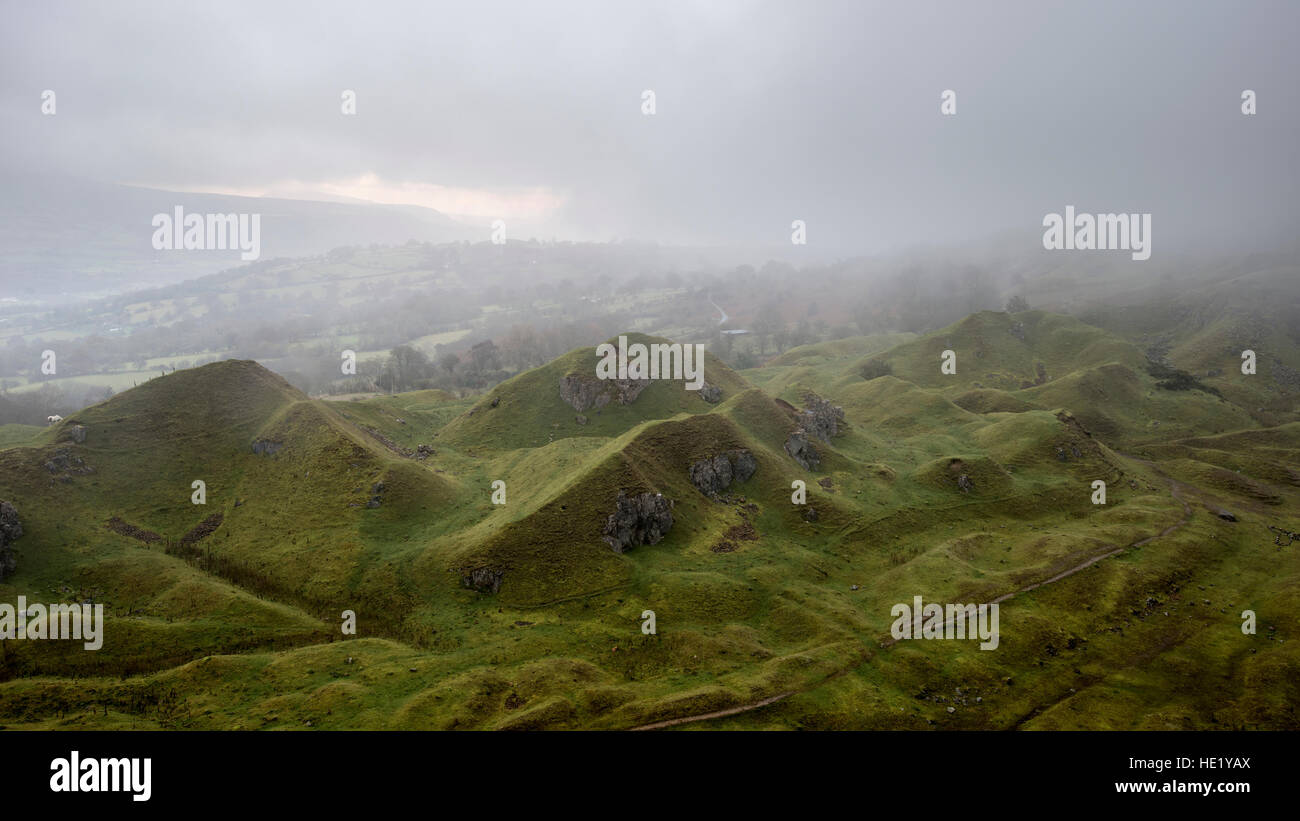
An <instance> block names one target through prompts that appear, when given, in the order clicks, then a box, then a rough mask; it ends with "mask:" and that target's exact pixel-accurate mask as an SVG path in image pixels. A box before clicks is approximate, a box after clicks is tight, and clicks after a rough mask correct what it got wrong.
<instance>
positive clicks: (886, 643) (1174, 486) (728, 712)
mask: <svg viewBox="0 0 1300 821" xmlns="http://www.w3.org/2000/svg"><path fill="white" fill-rule="evenodd" d="M709 301H710V302H712V300H709ZM718 310H722V309H721V308H719V309H718ZM1120 455H1121V456H1124V457H1125V458H1127V459H1131V460H1133V461H1134V462H1138V463H1139V464H1142V465H1144V466H1146V467H1147V468H1150V469H1151V470H1152V471H1153V472H1155V473H1156V474H1157V475H1159V476H1160V478H1162V479H1164V480H1165V481H1166V482H1168V483H1169V490H1170V493H1172V494H1173V497H1174V498H1175V499H1177V500H1178V501H1179V502H1181V503H1182V505H1183V516H1182V518H1181V519H1179V520H1178V521H1177V522H1175V523H1173V524H1172V525H1170V526H1168V527H1166V528H1165V529H1164V530H1162V531H1160V532H1159V533H1156V534H1154V535H1151V536H1147V537H1146V538H1143V539H1139V540H1137V541H1135V542H1133V543H1131V544H1129V545H1126V546H1123V547H1114V546H1112V549H1111V550H1108V551H1107V552H1105V553H1101V554H1098V555H1096V556H1093V557H1092V558H1090V559H1088V560H1087V561H1084V562H1082V563H1080V564H1077V565H1075V566H1074V567H1071V568H1070V569H1068V570H1064V571H1062V572H1060V573H1057V574H1056V575H1055V576H1052V577H1050V578H1047V579H1044V580H1042V581H1040V582H1034V583H1033V584H1031V585H1027V586H1025V587H1022V588H1020V589H1019V590H1014V591H1012V592H1010V593H1004V594H1003V595H1001V596H998V597H997V598H996V599H993V600H992V601H990V602H986V604H999V603H1001V602H1004V601H1006V600H1008V599H1011V598H1014V597H1016V596H1019V595H1021V594H1022V593H1028V592H1030V591H1031V590H1037V589H1038V588H1040V587H1045V586H1047V585H1049V584H1055V583H1056V582H1059V581H1062V580H1063V579H1068V578H1069V577H1071V576H1073V575H1074V574H1076V573H1078V572H1080V571H1082V570H1087V569H1088V568H1089V567H1092V566H1093V565H1094V564H1096V563H1097V562H1100V561H1101V560H1103V559H1109V558H1110V557H1111V556H1115V555H1118V554H1120V553H1123V552H1124V551H1126V550H1130V549H1132V548H1135V547H1142V546H1143V545H1146V544H1150V543H1151V542H1153V541H1155V540H1156V539H1163V538H1165V537H1166V536H1168V535H1169V534H1171V533H1174V532H1176V531H1178V530H1179V529H1181V528H1182V527H1184V526H1185V525H1186V524H1187V523H1188V522H1189V521H1191V518H1192V506H1191V504H1190V503H1189V502H1188V501H1187V499H1186V498H1185V497H1184V496H1183V494H1182V490H1183V489H1184V487H1185V485H1183V484H1182V483H1181V482H1179V481H1177V480H1175V479H1171V478H1170V477H1169V476H1167V475H1165V473H1164V471H1162V470H1160V468H1158V467H1156V465H1155V464H1154V463H1152V462H1150V461H1147V460H1146V459H1139V458H1138V457H1136V456H1130V455H1128V454H1126V453H1121V454H1120ZM944 625H945V626H946V625H947V621H945V622H944ZM898 641H899V640H898V639H895V638H894V637H893V636H889V637H888V638H886V639H883V640H882V641H881V642H880V646H881V648H883V649H887V648H889V647H892V646H894V644H896V643H897V642H898ZM871 655H872V654H871V653H870V651H868V652H867V653H866V654H865V655H863V656H862V657H861V658H859V659H857V660H855V661H854V662H853V663H852V664H850V665H848V666H846V667H844V668H842V669H840V670H838V671H836V672H834V673H831V674H830V675H829V676H827V677H826V678H824V679H822V680H821V681H818V682H815V683H813V684H809V685H808V686H806V687H802V688H800V689H798V690H788V691H786V692H784V693H780V694H778V695H775V696H769V697H767V698H765V699H761V700H759V701H755V702H752V703H750V704H742V705H740V706H737V707H729V708H727V709H725V710H714V711H712V712H708V713H700V714H698V715H693V716H682V717H681V718H672V719H667V720H665V721H656V722H654V723H652V724H643V725H641V726H640V727H633V728H632V730H633V731H639V730H659V729H663V728H665V727H674V726H676V725H678V724H689V723H691V722H695V721H708V720H709V719H713V718H723V717H725V716H732V715H736V714H737V713H745V712H749V711H750V710H757V709H759V708H761V707H766V706H768V705H769V704H775V703H776V702H778V701H781V700H782V699H784V698H788V697H789V696H792V695H795V694H797V693H803V692H807V691H809V690H813V689H815V688H817V687H821V686H824V685H825V684H826V683H828V682H830V681H832V680H834V679H836V678H839V677H840V676H842V675H844V674H845V673H848V672H849V671H851V670H855V669H857V668H858V667H859V666H861V665H862V664H863V663H865V662H866V661H867V660H868V659H869V658H870V657H871Z"/></svg>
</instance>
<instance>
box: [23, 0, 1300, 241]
mask: <svg viewBox="0 0 1300 821" xmlns="http://www.w3.org/2000/svg"><path fill="white" fill-rule="evenodd" d="M0 15H3V26H2V27H0V40H2V44H0V172H3V173H13V172H16V171H22V172H36V173H47V174H60V175H72V176H79V177H89V178H93V179H95V180H99V181H105V182H121V183H129V184H139V185H148V186H155V187H160V188H170V189H178V190H200V191H217V192H225V193H251V194H275V195H281V196H285V195H287V196H294V197H300V198H306V199H314V198H323V197H360V198H364V199H372V200H376V201H382V202H409V203H417V204H424V205H428V206H430V207H435V208H438V209H440V210H443V211H446V212H449V213H452V214H456V215H458V218H460V219H463V220H466V221H468V222H470V223H471V224H474V223H475V222H477V221H480V220H481V221H482V222H483V224H484V238H485V239H486V238H487V231H488V229H487V223H489V222H490V221H491V220H492V219H494V218H496V217H502V218H505V219H507V220H508V221H513V223H514V224H515V225H516V226H517V227H518V230H515V231H514V232H513V233H514V235H515V236H521V235H523V234H521V233H520V231H524V232H526V233H535V234H537V235H538V236H546V237H550V236H552V235H555V236H559V237H561V238H570V239H594V240H605V239H611V238H614V237H636V238H642V239H654V240H661V241H665V242H679V243H710V244H722V243H750V244H764V245H767V244H772V245H779V244H782V243H786V244H788V241H789V235H790V222H791V220H793V219H803V220H806V221H807V224H808V241H809V244H810V246H813V245H815V246H817V247H819V248H821V249H823V250H824V249H828V248H829V249H834V250H835V251H836V252H841V251H842V252H846V253H847V252H856V251H877V250H885V249H889V248H893V247H897V246H900V245H905V244H911V243H916V242H927V243H943V242H947V241H960V240H965V239H970V238H978V237H982V236H985V235H988V234H991V233H994V232H1001V231H1008V230H1014V231H1025V232H1027V233H1028V235H1029V237H1030V238H1031V239H1033V238H1034V237H1037V236H1041V233H1042V229H1041V228H1040V227H1039V226H1040V223H1041V220H1042V218H1043V215H1044V214H1045V213H1047V212H1052V211H1061V210H1062V209H1063V208H1064V207H1065V206H1066V205H1075V206H1077V207H1078V208H1079V209H1080V210H1083V211H1092V212H1097V211H1105V212H1110V211H1114V212H1151V213H1152V214H1153V224H1154V227H1153V233H1154V243H1155V247H1156V253H1157V254H1159V253H1161V251H1162V250H1163V251H1168V250H1170V246H1169V244H1170V243H1175V242H1181V241H1183V240H1185V239H1188V238H1192V237H1199V238H1202V239H1209V240H1220V239H1221V240H1222V241H1223V242H1225V243H1229V244H1232V243H1239V244H1242V245H1243V246H1244V245H1246V244H1247V243H1248V242H1249V241H1258V240H1259V239H1260V238H1266V237H1268V236H1270V235H1275V234H1279V233H1282V232H1284V231H1288V230H1289V231H1291V232H1292V233H1294V228H1295V224H1296V218H1295V204H1296V202H1297V198H1298V197H1300V91H1298V90H1297V84H1298V83H1300V49H1297V48H1296V41H1297V39H1298V36H1300V3H1294V2H1290V3H1288V2H1278V3H1250V2H1245V3H1243V2H1237V3H1204V2H1192V1H1191V0H1181V2H1170V3H1156V2H1140V3H1134V2H1125V3H1070V4H1064V3H1055V2H1043V0H1036V1H1035V2H1023V3H1022V2H1014V3H1013V2H945V3H916V2H908V3H901V2H900V3H873V4H868V3H859V2H847V3H829V2H815V1H814V2H803V3H800V2H788V1H787V2H771V3H766V2H765V3H758V2H753V3H735V2H719V1H718V0H700V2H694V3H674V2H663V0H654V1H653V2H635V3H633V2H627V3H623V2H591V3H558V2H518V3H489V2H464V3H415V2H412V3H384V2H366V3H319V2H311V3H307V2H292V3H289V2H286V3H268V2H252V3H240V2H229V1H228V0H223V2H219V3H199V2H186V3H177V2H158V3H97V2H78V3H64V2H42V3H22V4H19V3H6V4H5V5H4V6H3V8H2V10H0ZM949 88H951V89H953V90H955V91H956V92H957V114H956V116H953V117H945V116H941V114H940V112H939V104H940V93H941V92H942V91H943V90H944V89H949ZM1247 88H1249V89H1253V90H1254V91H1255V92H1256V93H1257V95H1258V112H1259V113H1258V114H1257V115H1256V116H1254V117H1246V116H1243V115H1242V114H1241V111H1240V105H1241V103H1240V95H1241V92H1242V90H1243V89H1247ZM44 89H53V90H54V91H55V92H56V94H57V95H58V96H57V105H58V113H57V115H55V116H52V117H50V116H42V114H41V112H40V104H41V92H42V90H44ZM343 89H353V90H355V91H356V94H357V115H356V116H354V117H347V116H343V115H342V114H340V111H339V106H340V94H341V92H342V90H343ZM644 89H652V90H654V91H655V93H656V97H657V100H656V102H657V113H656V114H655V115H654V116H644V115H643V114H642V113H641V93H642V91H643V90H644Z"/></svg>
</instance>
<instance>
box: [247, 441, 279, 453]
mask: <svg viewBox="0 0 1300 821" xmlns="http://www.w3.org/2000/svg"><path fill="white" fill-rule="evenodd" d="M281 447H282V445H281V444H280V443H279V442H273V441H271V440H270V439H258V440H257V441H255V442H253V453H256V454H257V455H258V456H274V455H275V452H276V451H277V450H279V449H280V448H281Z"/></svg>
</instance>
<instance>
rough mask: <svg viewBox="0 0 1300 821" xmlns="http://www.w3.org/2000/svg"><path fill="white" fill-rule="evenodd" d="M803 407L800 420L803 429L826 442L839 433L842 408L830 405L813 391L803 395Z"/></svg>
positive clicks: (842, 416) (842, 419)
mask: <svg viewBox="0 0 1300 821" xmlns="http://www.w3.org/2000/svg"><path fill="white" fill-rule="evenodd" d="M804 408H805V410H804V412H803V414H802V419H801V420H800V421H801V422H802V423H803V428H804V430H805V431H807V432H808V433H811V434H812V435H813V436H816V437H817V438H818V439H820V440H822V441H823V442H827V443H829V442H830V441H831V437H832V436H836V435H838V434H839V432H840V424H841V423H842V422H843V421H844V408H841V407H839V406H838V405H832V404H831V403H830V402H829V401H828V400H826V399H822V398H821V397H820V396H818V395H817V394H814V393H808V394H805V395H804Z"/></svg>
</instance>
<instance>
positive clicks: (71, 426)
mask: <svg viewBox="0 0 1300 821" xmlns="http://www.w3.org/2000/svg"><path fill="white" fill-rule="evenodd" d="M59 441H60V442H69V441H70V442H73V443H75V444H78V445H80V444H82V443H83V442H85V441H86V426H85V425H78V424H75V423H72V422H69V423H68V424H66V425H64V426H63V430H61V431H59Z"/></svg>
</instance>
